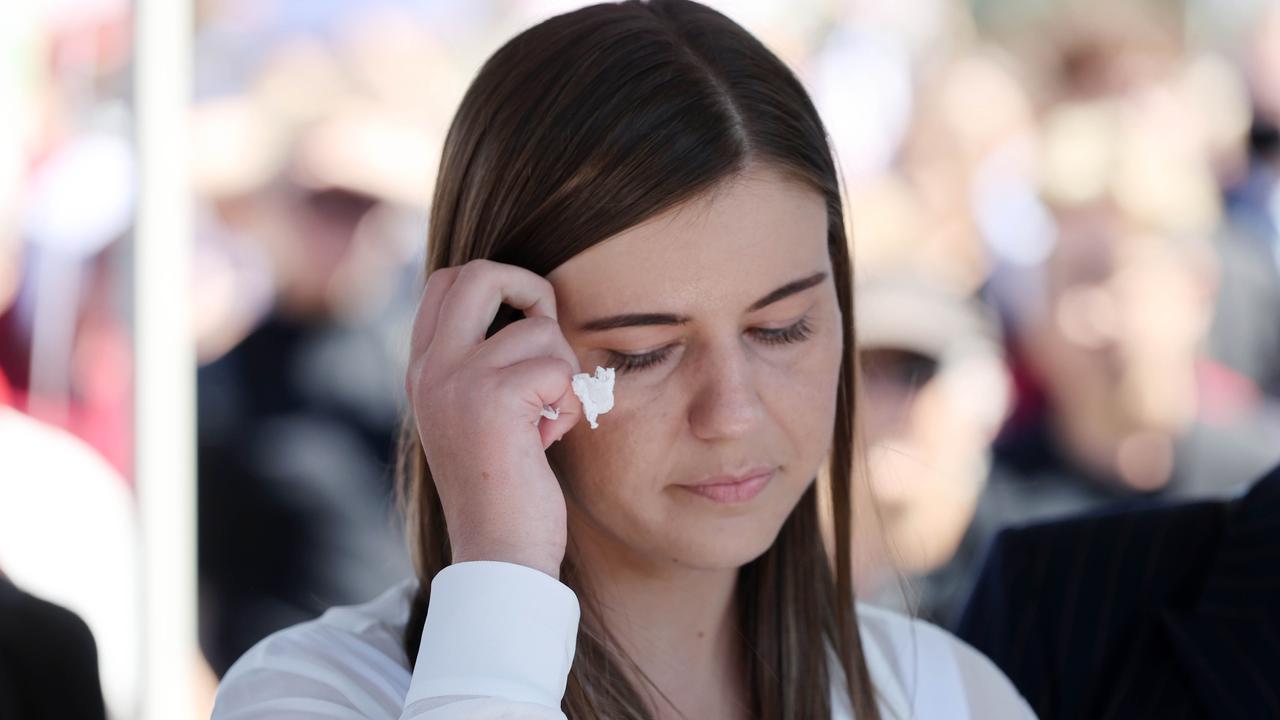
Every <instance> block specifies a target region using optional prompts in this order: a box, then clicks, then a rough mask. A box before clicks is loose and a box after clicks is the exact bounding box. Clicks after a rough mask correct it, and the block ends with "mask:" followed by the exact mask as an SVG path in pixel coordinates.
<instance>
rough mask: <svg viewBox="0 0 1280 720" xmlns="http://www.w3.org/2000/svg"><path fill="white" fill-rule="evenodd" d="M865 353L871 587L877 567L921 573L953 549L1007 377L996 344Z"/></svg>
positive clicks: (862, 574)
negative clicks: (943, 356)
mask: <svg viewBox="0 0 1280 720" xmlns="http://www.w3.org/2000/svg"><path fill="white" fill-rule="evenodd" d="M860 356H861V358H862V365H863V388H864V395H863V398H864V400H865V402H864V404H863V405H862V413H861V415H860V417H861V418H863V428H864V429H865V431H866V438H867V459H868V463H867V472H868V475H867V477H866V478H859V479H858V481H857V482H855V483H854V493H855V498H854V511H855V513H856V517H855V520H854V525H853V527H854V533H855V535H856V541H855V542H854V552H855V554H857V555H859V556H860V557H859V558H858V560H859V567H857V570H858V572H857V577H858V578H859V580H860V582H861V583H862V587H861V588H860V589H863V590H868V591H869V590H870V589H871V588H869V587H867V585H868V584H870V583H875V582H877V579H876V578H877V574H878V572H877V571H878V570H883V569H885V568H887V567H890V566H891V567H893V568H896V569H897V570H899V571H901V572H905V573H909V574H921V573H925V572H928V571H930V570H933V569H935V568H937V567H939V566H941V565H942V564H944V563H946V562H947V561H948V560H950V559H951V557H952V556H953V555H954V554H955V551H956V548H957V547H958V546H959V544H960V540H961V539H962V538H963V536H964V533H965V531H966V530H967V529H968V527H969V524H970V522H971V521H972V520H973V515H974V512H975V510H976V508H977V502H978V496H979V494H980V493H981V491H982V488H983V487H984V486H985V484H986V478H987V471H988V461H987V459H988V447H989V445H990V442H991V440H992V438H994V436H995V433H996V431H997V430H998V428H999V426H1000V423H1001V422H1002V420H1003V418H1004V416H1005V413H1006V411H1007V408H1008V377H1007V373H1006V371H1005V369H1004V366H1003V361H1002V359H1001V358H1000V356H999V355H998V354H997V353H996V352H995V351H994V345H993V346H991V350H990V351H982V352H974V353H969V354H966V355H965V356H964V357H961V358H956V359H953V360H951V361H948V362H945V363H942V362H939V359H938V358H931V357H928V356H926V355H924V354H921V353H918V352H914V351H911V350H903V349H893V348H870V349H864V350H862V351H861V353H860Z"/></svg>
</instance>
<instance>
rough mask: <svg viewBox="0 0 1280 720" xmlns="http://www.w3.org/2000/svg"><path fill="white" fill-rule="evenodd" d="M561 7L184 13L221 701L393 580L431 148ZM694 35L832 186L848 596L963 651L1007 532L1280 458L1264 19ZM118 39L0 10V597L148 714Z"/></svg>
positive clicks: (901, 15)
mask: <svg viewBox="0 0 1280 720" xmlns="http://www.w3.org/2000/svg"><path fill="white" fill-rule="evenodd" d="M580 4H582V3H570V2H563V1H559V0H557V1H554V2H551V1H549V2H534V1H532V0H527V1H526V0H467V1H466V2H462V1H458V2H448V1H445V0H402V1H399V2H393V1H391V0H377V1H363V2H351V1H349V0H348V1H342V0H307V1H306V2H288V1H286V0H275V1H264V0H202V1H199V2H197V3H196V11H197V12H196V28H195V53H196V55H195V71H196V76H195V83H194V88H195V97H194V99H193V105H192V112H191V126H190V128H191V137H192V146H191V152H192V159H193V167H192V173H193V174H192V187H193V192H194V200H195V211H196V217H195V221H196V235H195V238H194V248H195V267H194V275H193V278H194V285H193V286H192V288H191V291H192V299H193V301H194V306H195V316H194V317H193V322H194V327H195V330H196V352H197V355H198V358H199V362H200V368H199V371H198V428H199V438H198V449H199V460H198V476H199V541H200V544H199V578H200V588H199V596H200V634H201V637H200V641H201V647H202V650H203V653H204V657H205V660H206V661H207V662H208V664H209V667H210V668H211V670H212V671H213V673H214V674H215V675H217V674H221V673H222V672H223V671H225V669H226V668H227V667H228V666H229V665H230V664H231V662H232V661H233V660H235V659H236V658H237V657H238V656H239V654H240V653H242V652H243V651H245V650H246V649H247V648H248V647H249V646H250V645H252V644H253V643H254V642H256V641H257V640H258V639H260V638H262V637H263V636H265V635H266V634H268V633H270V632H271V631H273V630H276V629H279V628H282V627H284V626H286V625H290V624H293V623H295V622H297V621H300V620H303V619H307V618H309V617H314V616H315V615H317V614H318V613H319V612H321V611H322V610H323V609H324V608H326V607H328V606H330V605H334V604H343V603H350V602H356V601H361V600H364V599H367V598H369V597H372V596H373V595H374V594H376V593H377V592H378V591H380V590H382V589H384V588H385V587H386V586H388V585H390V584H391V583H392V582H394V581H395V580H397V579H399V578H401V577H404V576H407V575H408V574H409V573H410V569H409V564H408V559H407V555H406V552H405V550H404V546H403V543H402V542H401V540H400V539H399V537H400V535H399V528H398V526H397V525H396V520H395V518H394V512H393V503H392V489H391V476H392V464H393V462H394V460H393V457H392V452H391V451H392V438H393V436H394V434H395V433H396V431H397V428H398V423H399V418H400V416H401V413H402V411H403V409H404V401H403V398H402V394H403V384H402V380H403V372H404V363H405V361H406V358H407V352H408V347H407V340H408V332H407V330H408V327H409V320H410V318H411V314H412V312H413V309H414V304H415V302H416V299H417V297H416V292H417V288H419V287H420V283H421V280H422V278H421V277H420V268H421V266H422V258H423V257H424V252H425V248H424V247H423V246H422V245H423V242H422V239H423V238H424V237H425V232H424V229H425V222H426V209H427V208H426V204H427V201H428V199H429V198H430V196H431V190H432V187H431V186H432V182H433V177H434V173H435V170H436V167H437V164H438V161H439V151H440V147H441V145H442V143H443V138H444V134H445V131H446V129H447V127H448V123H449V121H450V119H451V117H452V113H453V111H454V109H455V108H456V107H457V104H458V101H459V100H460V98H461V94H462V92H463V91H464V90H465V88H466V86H467V83H468V82H469V81H470V79H471V77H472V76H473V74H474V73H475V72H476V70H477V69H478V67H479V64H480V63H481V62H482V61H483V60H484V58H485V57H487V56H488V55H489V54H490V53H491V52H492V51H493V50H494V49H496V48H497V47H498V46H499V45H500V44H501V43H502V42H504V41H505V40H506V39H507V38H508V37H510V36H511V35H512V34H514V33H515V32H518V31H519V30H520V29H523V28H524V27H527V26H528V25H530V24H531V23H533V22H535V21H537V20H539V19H541V18H545V17H549V16H551V15H553V14H556V13H558V12H562V11H564V10H567V9H570V8H572V7H575V6H577V5H580ZM709 4H711V5H713V6H716V7H718V8H719V9H721V10H722V11H723V12H726V13H727V14H729V15H730V16H731V17H734V18H735V19H737V20H738V21H739V22H741V23H742V24H743V25H744V26H746V27H747V28H748V29H749V30H751V31H753V32H754V33H756V34H757V35H758V36H760V37H761V38H762V39H763V40H764V41H765V42H766V44H768V45H769V46H770V47H771V48H773V49H774V50H775V52H777V53H778V54H779V55H780V56H781V57H782V58H783V59H784V60H786V61H787V62H788V63H789V64H790V65H791V66H792V67H793V68H795V70H796V72H797V74H798V75H799V76H800V78H801V80H802V81H803V82H804V83H805V84H806V86H807V87H808V88H809V90H810V92H811V93H812V95H813V97H814V100H815V102H816V104H817V105H818V108H819V111H820V113H821V114H822V116H823V118H824V120H825V121H826V123H827V126H828V130H829V133H830V135H831V139H832V142H833V145H834V148H835V150H836V153H837V156H838V160H839V163H840V166H841V168H842V171H843V175H844V181H845V184H846V191H847V197H848V203H849V204H848V209H847V216H848V218H849V223H850V226H851V227H850V237H851V238H852V242H853V246H854V247H853V250H854V257H855V274H856V277H857V298H856V301H855V305H856V318H855V323H856V325H855V331H856V333H857V335H858V338H859V342H860V348H861V356H862V360H863V374H862V401H863V403H864V404H863V406H862V408H863V412H862V416H861V418H860V423H861V427H862V431H863V433H864V438H863V442H864V450H865V453H864V456H865V458H866V462H865V464H864V465H863V466H862V467H861V468H860V476H859V482H858V483H857V490H856V492H857V497H856V502H855V505H856V507H857V515H858V516H857V518H856V519H855V532H856V533H857V539H856V542H855V555H856V557H855V558H854V561H855V572H856V582H857V585H858V592H859V595H860V597H862V598H863V599H865V600H869V601H872V602H877V603H881V604H887V605H892V606H898V607H904V608H909V609H911V610H912V611H914V612H916V613H918V614H920V615H922V616H924V617H927V618H930V619H932V620H934V621H936V622H939V623H940V624H943V625H954V624H955V623H956V622H957V620H958V616H957V613H958V612H959V610H960V607H961V605H962V604H963V602H964V600H965V599H966V597H967V596H968V594H969V593H970V591H971V589H972V585H973V582H974V578H975V573H976V572H977V566H978V564H979V562H980V561H981V559H982V556H983V553H984V551H985V549H986V547H987V545H988V543H989V542H990V540H991V538H992V537H993V536H994V534H995V533H996V532H997V531H998V530H999V529H1000V528H1002V527H1005V526H1009V525H1013V524H1018V523H1025V522H1029V521H1033V520H1038V519H1044V518H1050V517H1061V516H1066V515H1070V514H1075V513H1080V512H1085V511H1088V510H1092V509H1097V508H1101V507H1107V506H1117V505H1135V504H1142V503H1153V502H1163V501H1167V500H1170V499H1176V498H1212V497H1227V496H1230V495H1232V494H1234V493H1237V492H1239V491H1240V490H1241V489H1242V488H1243V487H1244V486H1245V484H1246V483H1248V482H1249V481H1251V480H1253V479H1255V478H1257V477H1258V476H1260V475H1261V474H1262V472H1263V471H1265V470H1266V469H1267V468H1268V467H1270V466H1272V465H1274V464H1275V463H1276V462H1278V461H1280V404H1278V403H1280V131H1278V130H1277V127H1278V126H1280V6H1277V5H1275V4H1273V3H1272V4H1268V3H1267V2H1265V1H1262V0H1254V1H1248V0H1233V2H1213V3H1211V2H1208V1H1207V0H1202V1H1199V2H1193V1H1192V0H1186V1H1185V2H1182V3H1169V2H1156V1H1155V0H1150V1H1146V0H1123V1H1121V2H1107V3H1103V2H1101V1H1100V0H1099V1H1097V2H1082V1H1081V2H1066V1H1065V0H1063V1H1062V2H1053V3H1019V2H1013V1H1012V0H984V1H982V2H977V1H976V0H975V1H974V2H972V3H969V4H965V3H960V2H954V1H952V0H905V1H904V0H895V2H866V1H856V0H848V1H838V0H803V1H800V2H787V3H779V2H768V1H766V0H750V1H737V2H728V1H725V2H711V3H709ZM131 13H132V9H131V5H130V4H129V3H127V2H124V0H59V1H57V2H48V3H45V4H43V5H40V4H37V5H31V6H28V5H23V4H10V5H8V6H6V7H5V9H3V10H0V53H2V54H0V104H3V107H4V108H5V112H4V113H0V129H2V130H3V132H0V583H9V584H12V585H13V586H14V587H16V588H21V589H22V590H23V591H25V592H27V593H31V594H32V595H34V596H38V597H40V598H43V599H44V600H47V601H50V602H52V603H55V604H57V605H60V606H63V607H65V608H67V609H69V610H71V611H73V612H74V613H76V614H78V615H79V616H80V617H81V618H83V620H84V621H85V623H87V625H88V627H89V629H90V630H91V631H92V634H93V636H94V638H96V641H97V648H98V654H99V657H100V659H101V662H100V674H101V680H102V689H103V694H104V697H105V700H106V706H107V710H108V712H109V713H110V714H111V715H112V716H114V717H131V716H132V715H133V714H134V712H135V709H136V707H137V702H138V697H139V694H138V691H139V683H140V682H141V679H140V664H139V657H138V656H139V647H140V641H139V639H138V638H139V633H140V628H141V626H142V622H141V611H140V610H139V608H138V601H137V597H138V589H137V588H138V583H139V574H138V538H137V520H136V508H135V503H134V499H133V485H132V477H131V473H132V466H131V455H132V442H133V435H132V408H131V398H132V392H133V383H134V382H135V378H133V377H132V350H131V344H130V343H131V329H130V326H129V320H130V315H129V312H130V306H129V301H130V294H129V288H130V281H131V278H130V272H131V271H130V269H129V261H130V252H131V245H130V233H131V230H132V227H133V212H134V208H135V201H136V195H137V182H136V162H137V160H136V157H135V154H134V146H135V140H134V138H133V137H132V132H133V125H132V122H133V110H132V105H131V103H132V97H131V78H130V73H131V62H132V57H133V52H134V47H133V42H132V29H131V28H132V22H133V17H132V14H131ZM141 380H143V381H145V378H143V379H141ZM3 620H4V619H3V617H0V623H2V622H3ZM0 679H3V678H0Z"/></svg>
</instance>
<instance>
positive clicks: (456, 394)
mask: <svg viewBox="0 0 1280 720" xmlns="http://www.w3.org/2000/svg"><path fill="white" fill-rule="evenodd" d="M503 303H505V304H507V305H510V306H512V307H515V308H518V309H520V310H523V311H524V314H525V317H524V318H522V319H520V320H517V321H515V322H513V323H511V324H510V325H508V326H506V327H505V328H503V329H502V330H500V331H498V332H497V333H495V334H494V335H493V337H490V338H488V339H486V338H485V332H486V331H487V330H488V328H489V325H490V324H491V323H492V322H493V319H494V316H495V315H496V314H497V312H498V308H499V307H500V306H501V305H502V304H503ZM577 372H579V365H578V360H577V357H576V356H575V355H574V354H573V350H572V349H571V348H570V347H569V343H568V341H567V340H565V337H564V335H563V333H561V332H560V325H559V323H558V322H557V321H556V306H555V293H554V291H553V290H552V287H551V283H549V282H548V281H547V280H546V279H544V278H542V277H540V276H538V275H536V274H534V273H532V272H530V271H528V270H525V269H524V268H519V267H516V266H514V265H507V264H504V263H497V262H493V261H489V260H473V261H471V262H469V263H467V264H465V265H463V266H461V267H449V268H441V269H439V270H436V271H435V272H433V273H431V276H430V277H428V278H427V286H426V290H425V291H424V292H423V296H422V302H421V304H420V305H419V306H418V312H417V316H416V317H415V318H414V322H413V341H412V348H411V351H410V359H409V370H408V374H407V376H406V378H405V386H406V390H407V392H408V394H409V399H410V402H411V403H412V405H413V412H414V417H415V418H416V419H417V426H418V437H419V439H420V440H421V441H422V447H423V449H424V450H425V452H426V457H427V464H428V465H429V466H430V468H431V475H432V477H433V478H434V479H435V483H436V488H437V491H438V492H439V494H440V502H441V504H442V505H443V507H444V515H445V520H446V522H447V523H448V527H449V541H450V544H451V546H452V549H453V561H454V562H464V561H468V560H501V561H505V562H513V563H519V564H521V565H526V566H528V567H532V568H535V569H538V570H541V571H543V572H545V573H547V574H548V575H550V576H552V577H555V578H558V577H559V576H560V563H561V561H562V560H563V559H564V551H565V542H566V539H567V534H568V531H567V529H566V522H567V521H566V513H565V500H564V494H563V493H562V492H561V490H560V485H559V482H558V481H557V480H556V477H555V475H554V473H552V471H551V467H550V465H549V464H548V463H547V456H546V452H545V451H546V449H547V447H549V446H550V445H551V443H553V442H555V441H556V440H559V439H560V438H561V437H562V436H563V435H564V434H565V433H566V432H568V431H569V429H570V428H571V427H573V425H574V424H575V423H576V422H577V421H578V420H579V419H580V418H581V417H582V405H581V401H579V400H578V397H577V396H576V395H574V393H573V391H572V389H571V386H570V382H571V378H572V376H573V374H574V373H577ZM543 405H550V406H552V407H554V408H556V409H558V410H559V411H560V416H559V418H557V419H556V420H550V419H547V418H545V417H542V415H541V413H542V407H543Z"/></svg>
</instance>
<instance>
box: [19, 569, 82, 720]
mask: <svg viewBox="0 0 1280 720" xmlns="http://www.w3.org/2000/svg"><path fill="white" fill-rule="evenodd" d="M0 717H3V718H13V720H64V719H65V720H95V719H97V718H101V719H102V720H105V718H106V717H107V713H106V707H105V706H104V704H103V701H102V685H101V683H100V681H99V679H98V651H97V646H96V645H95V644H94V641H93V633H91V632H90V631H89V626H88V625H85V623H84V620H81V619H80V617H79V616H78V615H76V614H75V613H73V612H71V611H70V610H67V609H66V608H63V607H60V606H58V605H54V604H53V603H50V602H45V601H44V600H41V599H39V598H37V597H35V596H34V595H30V594H28V593H25V592H23V591H22V590H21V589H20V588H18V587H17V586H16V585H14V584H13V582H12V581H10V580H9V578H7V577H5V574H4V572H3V569H2V568H0Z"/></svg>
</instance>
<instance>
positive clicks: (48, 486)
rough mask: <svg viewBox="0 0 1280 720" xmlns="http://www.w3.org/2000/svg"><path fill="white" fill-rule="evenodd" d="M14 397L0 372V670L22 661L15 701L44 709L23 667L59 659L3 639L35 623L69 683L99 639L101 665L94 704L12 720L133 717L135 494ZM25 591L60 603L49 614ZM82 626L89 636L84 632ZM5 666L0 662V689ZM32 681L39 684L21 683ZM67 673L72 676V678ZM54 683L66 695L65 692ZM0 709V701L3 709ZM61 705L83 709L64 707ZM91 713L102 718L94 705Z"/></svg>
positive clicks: (1, 311)
mask: <svg viewBox="0 0 1280 720" xmlns="http://www.w3.org/2000/svg"><path fill="white" fill-rule="evenodd" d="M5 225H6V223H5V222H4V220H3V218H0V316H4V315H5V314H6V311H8V310H10V309H11V305H12V304H13V303H15V302H16V301H17V299H18V296H19V292H20V290H21V288H22V286H23V281H24V280H25V279H26V278H24V277H23V268H24V264H23V257H24V251H25V250H26V248H25V247H24V244H23V242H22V239H21V237H20V236H19V235H18V233H17V231H16V227H14V228H12V230H13V231H12V232H6V230H7V229H9V228H6V227H5ZM21 399H22V397H21V391H20V390H19V389H17V388H14V387H12V386H11V385H10V383H9V380H8V378H7V377H6V374H5V372H4V368H3V367H0V571H2V572H3V575H5V576H7V577H0V585H2V586H3V588H0V595H2V596H3V597H2V598H0V605H2V606H4V607H0V627H3V630H0V632H2V633H3V634H4V640H3V641H0V645H2V646H3V647H0V665H6V664H7V663H18V661H17V660H15V658H17V657H19V655H20V657H21V658H22V659H23V662H22V663H18V664H22V665H24V666H25V668H24V669H23V672H24V673H26V672H28V671H32V672H34V674H33V675H27V674H23V675H15V674H13V673H9V676H8V678H7V679H11V680H13V681H14V682H18V688H17V692H19V693H20V695H19V696H18V697H20V698H26V699H24V700H23V702H24V703H25V702H32V703H43V702H45V701H44V700H40V699H39V698H38V697H37V696H38V694H39V692H40V688H41V686H40V685H39V682H44V679H43V677H44V676H43V675H42V670H41V669H40V668H33V666H29V665H26V661H27V660H28V659H30V660H31V661H32V662H35V661H37V660H39V661H41V662H44V661H49V662H53V663H55V664H56V662H57V659H50V658H48V657H47V656H45V655H42V654H41V653H42V652H44V651H47V650H48V649H49V648H48V647H46V648H45V649H44V650H41V649H39V648H35V649H28V651H27V652H23V653H20V654H15V653H16V651H15V650H14V646H13V645H12V644H11V643H26V642H28V641H29V639H30V635H29V633H33V632H34V631H35V630H36V629H37V625H36V624H37V623H40V622H46V621H47V622H49V623H50V628H49V630H48V639H49V641H50V643H53V642H55V641H59V642H60V641H62V640H65V641H66V642H67V643H68V645H67V647H66V650H67V655H66V657H65V658H64V659H65V660H66V662H68V663H69V664H70V665H74V666H75V667H76V668H78V672H79V674H77V675H75V676H74V678H83V677H84V673H87V672H88V671H89V669H90V666H89V665H87V664H86V663H87V662H88V660H89V659H90V655H92V651H93V645H94V640H93V638H95V637H96V645H97V648H98V650H100V651H101V661H100V662H99V659H98V658H97V656H96V655H92V658H91V659H92V660H93V663H92V666H91V669H92V672H93V673H94V675H95V679H94V683H93V685H94V687H95V688H97V690H96V692H97V693H98V700H97V704H96V705H95V704H93V702H92V701H93V696H92V695H91V694H88V693H86V694H85V695H83V696H78V697H76V698H73V699H71V700H66V699H65V698H60V697H55V698H46V699H56V700H59V701H62V702H63V704H57V705H53V706H46V708H45V710H44V711H41V712H44V713H45V714H44V715H41V714H32V715H28V714H26V713H25V712H24V713H23V714H19V715H14V717H28V716H31V717H64V716H67V715H66V714H65V713H66V712H69V711H70V712H80V711H84V712H86V713H88V714H89V715H88V716H92V715H93V714H94V712H95V711H94V710H93V708H94V707H97V705H101V704H102V703H103V702H104V698H105V707H106V710H107V711H108V712H109V714H110V717H113V718H129V717H133V716H134V714H135V712H136V711H137V707H138V699H139V690H140V676H141V667H140V663H141V635H142V618H141V610H140V605H139V598H140V586H139V584H140V582H141V568H140V559H139V556H138V527H137V510H136V507H135V505H134V498H133V495H132V493H131V492H130V488H129V485H128V483H127V481H126V479H125V478H124V477H123V476H122V475H121V474H120V472H119V471H118V470H117V469H116V468H114V467H113V466H112V465H111V464H110V463H109V462H107V460H106V459H105V458H104V457H103V456H102V455H101V454H100V453H99V452H97V451H96V450H95V449H94V448H92V447H90V446H89V445H88V444H86V443H85V442H84V441H83V440H82V439H80V438H78V437H76V436H75V435H72V434H71V433H70V432H68V431H66V430H65V429H63V428H59V427H56V426H53V425H50V424H49V423H46V422H42V421H40V420H37V419H35V418H33V417H31V416H30V415H28V414H26V413H24V412H21V411H20V410H19V409H18V402H20V400H21ZM85 538H91V541H90V542H86V541H85ZM15 586H17V587H18V588H22V590H21V591H20V590H18V589H17V588H15ZM25 593H32V594H34V595H35V596H38V597H40V598H44V599H47V600H48V601H49V602H52V603H56V605H57V606H61V607H60V608H57V609H55V608H53V607H52V606H49V605H47V604H46V603H44V602H43V601H37V600H35V599H34V598H31V597H30V596H28V595H26V594H25ZM61 608H66V609H65V610H63V609H61ZM72 614H74V615H75V616H77V617H76V619H74V620H73V619H72V618H71V617H70V616H71V615H72ZM22 618H31V622H32V623H33V624H32V625H30V626H28V625H26V624H25V621H23V620H21V619H22ZM79 618H83V620H82V621H81V620H80V619H79ZM86 624H87V627H88V629H87V630H84V631H83V632H82V631H81V629H80V628H82V627H83V626H84V625H86ZM90 631H91V635H90V634H89V633H90ZM86 636H87V637H86ZM86 648H87V649H86ZM72 653H75V655H73V654H72ZM75 658H79V660H76V659H75ZM42 667H44V668H46V669H52V668H53V666H42ZM5 670H6V668H4V667H0V688H2V687H3V682H4V680H5V679H6V678H4V677H2V676H3V675H4V673H5ZM98 673H100V674H101V679H100V680H98V679H97V677H96V676H97V674H98ZM29 678H41V679H40V680H39V681H38V682H37V681H30V682H28V679H29ZM74 678H73V677H72V676H68V682H72V681H76V680H74ZM19 680H21V682H19ZM61 687H62V689H63V690H64V691H65V689H66V685H65V684H63V685H62V686H61ZM86 689H87V688H86ZM0 692H3V690H0ZM28 693H30V694H28ZM3 702H4V699H0V709H3ZM66 702H75V703H79V702H84V703H88V705H84V706H77V707H71V706H69V705H66V704H65V703H66ZM24 707H25V706H24ZM30 712H32V713H37V711H36V710H35V709H32V710H31V711H30ZM96 713H97V714H99V715H100V714H101V710H100V709H99V710H97V711H96ZM3 717H9V715H3Z"/></svg>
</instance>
